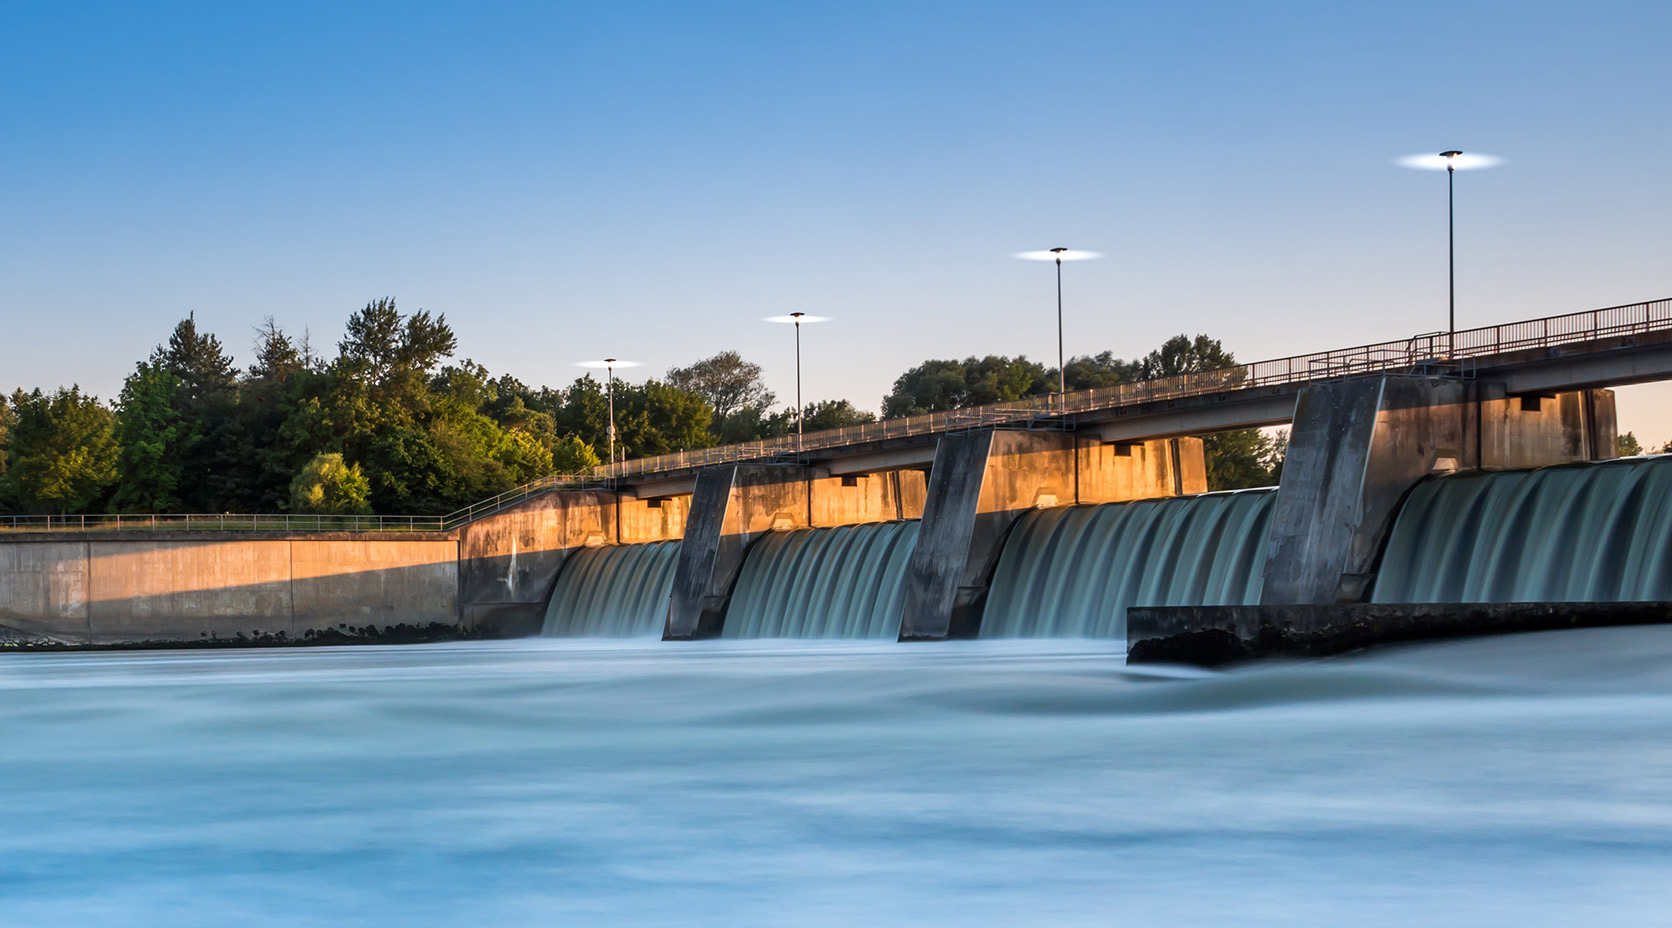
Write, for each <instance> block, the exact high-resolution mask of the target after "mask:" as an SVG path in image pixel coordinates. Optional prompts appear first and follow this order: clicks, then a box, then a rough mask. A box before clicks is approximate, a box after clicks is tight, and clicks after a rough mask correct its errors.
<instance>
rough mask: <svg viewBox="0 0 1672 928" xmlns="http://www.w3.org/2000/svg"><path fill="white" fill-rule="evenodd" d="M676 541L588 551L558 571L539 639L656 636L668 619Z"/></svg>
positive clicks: (677, 554) (676, 555)
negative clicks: (547, 637)
mask: <svg viewBox="0 0 1672 928" xmlns="http://www.w3.org/2000/svg"><path fill="white" fill-rule="evenodd" d="M678 562H679V542H677V541H658V542H653V543H650V544H642V545H616V546H610V547H602V548H587V549H586V550H584V551H580V552H578V553H576V554H574V555H572V556H571V557H570V558H569V561H568V563H566V564H564V565H563V569H562V570H561V571H559V572H558V575H557V585H556V587H555V588H553V590H552V598H551V602H550V603H548V604H547V605H546V622H545V625H544V626H543V627H542V628H541V629H540V633H541V634H542V635H549V636H553V637H563V638H578V637H596V638H638V637H648V636H660V635H661V634H662V626H663V623H664V622H666V621H667V617H668V596H669V594H670V593H671V592H672V590H673V569H674V565H675V564H677V563H678Z"/></svg>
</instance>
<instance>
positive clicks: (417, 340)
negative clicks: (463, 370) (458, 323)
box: [337, 297, 458, 385]
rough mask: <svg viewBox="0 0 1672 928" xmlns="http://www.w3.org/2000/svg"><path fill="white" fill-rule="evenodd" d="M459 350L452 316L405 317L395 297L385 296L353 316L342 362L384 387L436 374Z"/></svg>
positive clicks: (341, 351)
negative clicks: (418, 375)
mask: <svg viewBox="0 0 1672 928" xmlns="http://www.w3.org/2000/svg"><path fill="white" fill-rule="evenodd" d="M457 347H458V338H456V337H455V336H454V335H453V330H452V328H451V327H449V326H448V325H447V314H446V313H442V314H441V315H439V316H436V317H435V318H433V319H432V318H430V314H429V313H428V312H426V311H424V310H419V311H418V312H417V313H415V314H413V315H411V316H407V317H404V318H403V317H402V316H401V314H400V312H399V311H397V310H396V309H395V298H394V297H384V298H383V299H381V300H378V301H377V302H375V303H367V304H366V308H365V309H362V310H360V311H359V312H357V313H354V314H353V315H351V316H349V317H348V325H347V327H346V331H345V334H344V335H343V340H342V341H340V342H338V343H337V352H338V357H337V363H338V364H339V365H340V366H341V367H342V368H343V369H344V370H345V371H346V372H348V373H350V374H352V375H354V376H356V377H360V378H362V379H365V380H368V381H370V382H372V383H374V384H379V385H384V384H388V383H390V382H392V381H398V380H401V379H403V378H405V377H407V376H410V375H413V374H423V373H428V372H429V371H431V370H434V369H435V367H436V365H438V364H440V363H441V361H442V360H443V359H445V358H450V357H452V356H453V351H454V349H456V348H457Z"/></svg>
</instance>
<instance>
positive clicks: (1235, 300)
mask: <svg viewBox="0 0 1672 928" xmlns="http://www.w3.org/2000/svg"><path fill="white" fill-rule="evenodd" d="M1668 35H1672V4H1666V3H1660V2H1656V3H1635V4H1629V3H1589V4H1576V3H1574V4H1541V3H1526V2H1522V3H1503V4H1489V3H1468V2H1450V3H1420V2H1409V3H1398V4H1379V5H1371V4H1338V3H1330V4H1322V3H1320V4H1282V3H1246V4H1229V3H1227V4H1219V3H1207V4H1124V3H1101V4H1088V3H1072V2H1067V3H1053V4H1003V3H986V4H983V3H965V4H931V3H898V2H896V3H887V4H883V3H876V4H867V3H843V4H829V5H815V4H744V3H728V4H724V5H719V4H715V5H706V6H704V5H695V4H658V3H634V4H594V5H586V6H581V5H566V4H490V3H473V4H417V3H402V4H388V5H354V4H341V3H321V4H310V3H284V4H272V5H261V4H254V3H250V4H219V3H216V4H210V3H204V4H169V3H152V4H146V5H132V4H67V3H34V2H18V0H13V2H11V3H8V4H7V5H6V6H5V7H4V8H0V104H3V106H0V114H3V115H0V168H3V170H0V332H3V335H0V388H5V389H8V390H9V389H10V387H12V386H14V385H23V386H36V385H46V386H51V385H56V384H58V383H70V382H79V383H81V384H83V385H85V386H87V387H89V388H91V389H93V390H94V391H96V392H98V393H99V394H101V395H103V396H107V397H108V396H111V395H113V394H114V393H115V392H116V391H117V390H118V389H119V387H120V380H121V377H122V376H123V374H125V373H126V372H127V371H128V370H129V369H131V367H132V365H133V363H134V362H135V361H136V360H138V359H140V358H141V357H143V356H144V355H145V354H147V353H148V352H149V350H150V348H151V346H153V345H154V344H156V343H157V342H158V341H160V340H162V339H163V338H164V337H165V336H166V334H167V332H168V330H169V328H170V327H171V326H172V325H173V323H174V322H175V321H176V320H177V319H178V318H180V317H181V316H183V315H184V314H185V313H187V312H195V313H196V314H197V317H198V319H199V320H200V321H201V322H202V323H203V324H205V325H207V326H208V327H209V328H211V329H212V330H214V331H216V332H218V333H219V334H220V335H221V336H222V338H223V339H224V340H225V341H226V342H227V343H228V344H229V345H230V347H231V348H232V349H233V351H234V353H235V355H238V356H240V357H247V355H248V354H249V344H250V340H251V330H250V327H251V326H253V325H255V324H256V323H258V322H260V321H261V319H262V317H264V316H266V315H272V316H274V317H276V318H277V320H278V321H279V323H280V324H281V325H284V326H285V327H287V328H288V329H290V330H292V331H296V332H300V331H301V330H303V329H304V328H305V329H307V330H309V331H310V333H311V335H312V338H313V340H314V342H315V343H316V345H321V346H326V347H329V346H330V345H332V344H333V343H334V342H335V340H336V339H337V338H338V337H339V335H340V330H341V325H342V322H343V320H344V318H346V316H347V315H348V313H349V312H351V311H352V310H354V309H356V308H357V307H359V306H361V305H363V304H364V303H366V302H367V301H368V300H371V299H375V298H377V297H380V296H384V295H394V296H395V297H397V298H398V299H399V301H400V303H401V305H402V307H403V308H405V309H418V308H425V309H429V310H431V311H434V312H445V313H446V314H447V317H448V319H449V321H451V322H452V323H453V325H454V327H455V329H456V330H457V332H458V334H459V337H460V344H461V353H462V354H464V355H468V356H470V357H473V358H475V359H476V360H478V361H480V362H482V363H484V364H486V365H487V366H488V367H489V368H490V369H491V370H493V371H495V372H501V371H509V372H511V373H514V374H516V375H517V376H519V377H521V378H522V379H523V380H525V381H528V382H531V383H542V382H545V383H553V384H556V383H564V382H567V381H568V380H570V379H572V378H573V377H574V376H576V375H577V374H578V373H580V371H579V370H578V369H576V368H574V367H573V366H572V362H575V361H580V360H585V359H588V358H594V357H601V356H604V355H616V356H619V357H626V358H633V359H637V360H640V361H643V362H645V363H646V365H647V366H646V368H645V369H644V373H659V372H661V371H662V370H665V369H666V368H667V367H668V366H670V365H673V364H681V363H686V362H689V361H692V360H695V359H697V358H699V357H703V356H706V355H708V354H712V353H713V352H715V351H719V350H722V349H727V348H736V349H738V350H740V351H742V352H743V353H744V354H745V356H747V357H749V358H751V359H754V360H757V361H759V362H760V363H762V364H764V365H765V366H766V367H767V369H768V376H769V378H770V380H771V383H772V385H773V386H774V387H775V388H776V389H777V390H778V392H779V395H780V396H781V397H784V396H789V395H791V394H792V393H793V389H794V380H793V378H794V368H793V355H792V353H791V343H790V341H789V338H790V333H789V332H788V330H787V329H783V328H780V327H775V326H770V325H767V324H765V323H762V322H759V321H758V319H759V317H761V316H766V315H774V314H778V313H782V312H789V311H793V310H804V311H808V312H813V313H819V314H823V315H828V316H832V317H834V319H835V321H833V322H831V323H829V324H827V325H823V326H820V327H819V328H817V329H814V330H810V331H809V332H808V341H807V350H806V363H807V376H806V385H807V395H808V398H809V399H819V398H830V397H838V396H845V397H848V398H851V399H853V400H854V401H855V402H856V403H857V404H859V405H860V406H862V407H871V408H875V407H876V406H877V405H878V403H879V401H880V397H881V395H882V394H883V393H884V392H886V390H887V388H888V385H889V384H890V382H891V381H892V380H893V378H894V377H895V376H896V375H897V374H898V373H899V372H900V371H902V370H904V369H905V368H906V367H909V366H911V365H912V364H915V363H917V362H919V361H921V360H923V359H924V358H927V357H948V356H963V355H967V354H972V353H983V354H984V353H1007V354H1009V353H1025V354H1027V355H1029V356H1031V357H1034V358H1038V359H1043V360H1051V361H1053V362H1054V353H1055V335H1054V330H1053V312H1054V305H1053V303H1052V297H1053V291H1052V289H1051V287H1052V283H1051V277H1050V268H1049V266H1048V265H1035V264H1029V263H1025V262H1021V261H1015V260H1012V259H1010V258H1009V257H1008V255H1009V254H1010V253H1012V252H1015V251H1020V250H1024V249H1034V248H1047V247H1051V246H1053V245H1057V244H1064V245H1069V246H1073V247H1077V248H1084V249H1090V250H1095V251H1100V252H1104V253H1105V254H1106V255H1107V256H1108V257H1106V258H1104V259H1103V260H1100V261H1096V262H1085V263H1081V264H1077V265H1073V266H1071V267H1070V268H1069V269H1068V270H1069V272H1070V273H1069V274H1068V279H1067V303H1068V326H1067V338H1068V344H1069V351H1070V353H1089V352H1094V351H1098V350H1103V349H1113V350H1114V351H1116V352H1117V353H1118V354H1122V355H1128V356H1131V355H1138V354H1141V353H1143V352H1145V351H1147V350H1148V349H1150V348H1152V347H1153V346H1154V345H1156V344H1157V343H1159V342H1160V341H1161V340H1162V339H1164V338H1165V337H1167V336H1168V335H1171V334H1175V333H1178V332H1181V331H1182V332H1190V333H1192V334H1194V333H1196V332H1205V333H1208V334H1211V335H1214V336H1216V337H1219V338H1221V339H1223V340H1224V341H1225V343H1226V345H1227V346H1228V347H1230V348H1231V349H1233V350H1234V351H1235V352H1236V353H1237V355H1238V357H1239V358H1241V359H1243V360H1256V359H1259V358H1264V357H1278V356H1283V355H1287V354H1293V353H1297V352H1302V351H1310V350H1317V349H1324V348H1331V347H1341V346H1346V345H1351V344H1357V343H1361V342H1368V341H1380V340H1383V339H1390V338H1396V337H1403V336H1406V335H1409V334H1412V333H1415V332H1419V331H1431V330H1434V329H1437V328H1443V327H1444V324H1445V237H1444V233H1445V225H1444V223H1445V189H1444V175H1439V174H1427V173H1420V172H1413V171H1407V170H1402V169H1400V168H1398V167H1395V166H1393V164H1392V159H1394V158H1395V157H1398V156H1400V155H1405V154H1410V153H1413V152H1422V151H1439V150H1440V149H1442V148H1446V147H1454V146H1455V147H1458V148H1462V149H1465V150H1471V151H1485V152H1491V153H1494V154H1497V155H1501V156H1503V157H1504V158H1506V159H1507V163H1506V164H1505V165H1504V166H1502V167H1500V168H1497V169H1495V170H1492V171H1484V172H1477V173H1471V174H1466V175H1459V178H1458V180H1459V189H1458V206H1459V219H1458V233H1459V247H1458V260H1459V278H1458V300H1459V317H1460V324H1462V325H1471V324H1485V323H1491V322H1499V321H1506V320H1511V319H1516V318H1523V317H1529V316H1535V315H1544V314H1549V313H1557V312H1566V311H1573V310H1579V309H1586V308H1591V307H1595V306H1604V305H1610V304H1615V303H1624V302H1633V301H1638V300H1643V299H1651V298H1659V297H1665V296H1668V295H1672V262H1669V260H1668V255H1672V223H1668V221H1667V215H1668V206H1669V205H1672V172H1669V171H1668V165H1669V163H1672V161H1669V156H1668V152H1669V151H1672V145H1669V142H1672V112H1669V110H1672V93H1669V92H1668V88H1669V87H1672V56H1668V55H1667V54H1666V51H1665V40H1666V37H1667V36H1668ZM1622 405H1623V418H1624V422H1623V425H1624V427H1627V428H1633V429H1635V430H1636V431H1638V433H1639V434H1647V435H1648V436H1650V437H1651V438H1654V439H1657V440H1662V441H1663V440H1666V439H1672V388H1662V387H1655V388H1639V389H1637V390H1634V391H1631V392H1630V393H1628V394H1627V395H1626V396H1625V398H1624V399H1623V401H1622ZM1663 423H1665V424H1663Z"/></svg>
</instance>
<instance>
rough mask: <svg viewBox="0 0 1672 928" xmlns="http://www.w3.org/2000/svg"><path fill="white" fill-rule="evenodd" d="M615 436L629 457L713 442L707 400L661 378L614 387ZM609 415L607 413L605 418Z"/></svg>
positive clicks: (661, 452)
mask: <svg viewBox="0 0 1672 928" xmlns="http://www.w3.org/2000/svg"><path fill="white" fill-rule="evenodd" d="M615 413H616V438H617V440H618V441H619V442H620V443H621V450H622V451H623V452H624V453H625V454H626V455H627V456H629V457H646V456H649V455H654V454H669V453H672V452H674V451H685V450H688V449H691V448H707V447H709V446H710V445H712V444H714V437H713V435H712V434H711V433H710V432H709V426H710V425H712V424H713V422H714V410H713V409H712V408H711V407H710V406H709V405H708V401H707V400H705V399H703V398H702V397H701V396H698V395H697V394H695V393H691V392H688V391H685V390H681V389H679V388H678V387H673V386H669V385H668V384H665V383H662V382H661V381H658V380H647V381H645V382H644V383H641V384H629V385H625V386H623V385H621V384H619V383H618V384H617V385H616V388H615ZM607 418H608V415H607V413H606V419H607Z"/></svg>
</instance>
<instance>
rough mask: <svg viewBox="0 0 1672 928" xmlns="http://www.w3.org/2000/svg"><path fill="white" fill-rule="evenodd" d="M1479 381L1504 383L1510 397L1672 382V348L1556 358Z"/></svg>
mask: <svg viewBox="0 0 1672 928" xmlns="http://www.w3.org/2000/svg"><path fill="white" fill-rule="evenodd" d="M1476 376H1477V377H1478V378H1479V379H1480V380H1484V381H1491V382H1494V383H1501V384H1503V385H1504V391H1505V392H1506V393H1511V394H1528V393H1531V394H1538V393H1544V394H1550V393H1561V392H1565V391H1568V390H1580V389H1584V388H1587V387H1616V386H1626V385H1628V384H1635V383H1653V382H1655V381H1659V380H1672V346H1668V345H1664V344H1660V345H1646V346H1642V347H1638V348H1620V349H1617V350H1615V351H1610V352H1604V353H1595V354H1585V355H1578V356H1562V355H1553V356H1552V357H1550V358H1548V359H1546V360H1543V361H1530V362H1523V363H1522V364H1519V365H1517V366H1515V367H1513V368H1494V369H1487V370H1482V371H1480V372H1479V373H1478V374H1477V375H1476Z"/></svg>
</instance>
